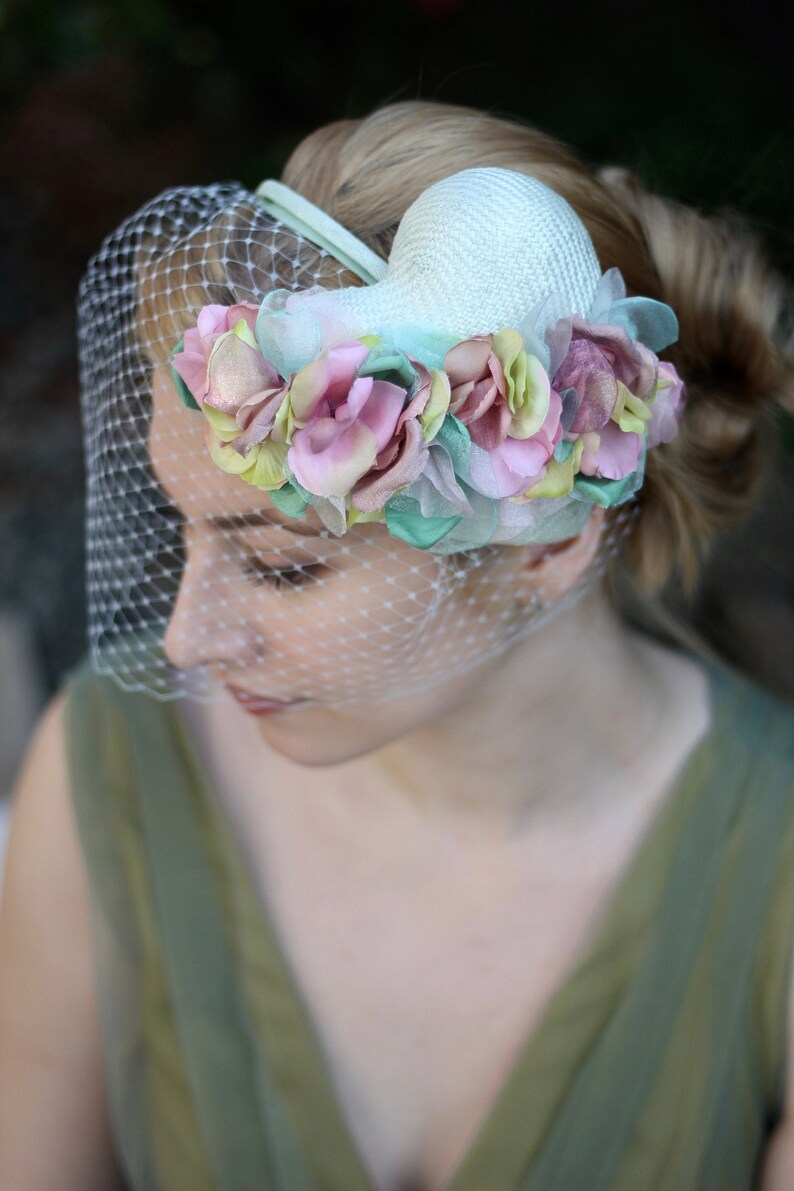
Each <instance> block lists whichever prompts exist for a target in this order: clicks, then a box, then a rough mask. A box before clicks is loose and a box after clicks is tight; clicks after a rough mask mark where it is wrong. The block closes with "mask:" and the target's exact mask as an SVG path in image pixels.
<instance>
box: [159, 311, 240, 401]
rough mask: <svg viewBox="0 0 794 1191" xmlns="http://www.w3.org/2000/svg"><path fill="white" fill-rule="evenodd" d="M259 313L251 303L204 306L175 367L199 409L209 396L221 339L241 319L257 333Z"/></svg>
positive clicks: (186, 339) (174, 360)
mask: <svg viewBox="0 0 794 1191" xmlns="http://www.w3.org/2000/svg"><path fill="white" fill-rule="evenodd" d="M258 310H259V307H258V306H254V305H252V304H251V303H250V302H239V303H238V304H237V305H236V306H204V307H203V308H202V309H201V311H200V312H199V316H198V319H197V322H196V326H195V327H191V328H190V329H189V330H187V331H185V335H184V339H183V348H182V351H181V352H178V353H177V354H176V355H175V356H174V358H173V360H172V365H173V367H174V369H175V370H176V372H177V373H178V374H179V376H181V377H182V380H183V381H184V382H185V384H186V385H187V387H188V390H189V391H190V393H191V394H192V396H193V397H194V399H195V400H196V402H197V404H198V405H199V406H200V405H201V403H202V402H203V400H204V398H205V397H206V395H207V391H208V385H209V381H208V375H207V369H208V365H209V359H210V354H211V352H212V349H213V347H214V346H215V343H216V341H217V339H218V337H219V336H220V335H223V334H224V333H226V332H227V331H231V329H232V327H234V326H235V325H236V324H237V323H239V322H240V320H241V319H242V321H243V322H244V323H245V324H246V325H247V327H248V329H249V330H250V331H251V332H253V330H254V327H255V325H256V316H257V312H258Z"/></svg>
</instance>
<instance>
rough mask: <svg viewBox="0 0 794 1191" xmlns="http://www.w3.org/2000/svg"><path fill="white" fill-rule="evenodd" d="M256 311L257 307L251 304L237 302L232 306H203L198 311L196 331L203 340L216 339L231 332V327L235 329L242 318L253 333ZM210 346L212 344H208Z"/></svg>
mask: <svg viewBox="0 0 794 1191" xmlns="http://www.w3.org/2000/svg"><path fill="white" fill-rule="evenodd" d="M258 310H259V307H258V306H254V305H253V304H252V303H251V302H238V303H237V304H236V305H234V306H218V305H210V306H204V307H202V309H201V310H200V311H199V316H198V319H197V320H196V330H197V331H198V333H199V335H200V336H201V338H202V339H204V340H206V339H211V338H212V337H213V336H214V337H215V338H217V336H218V335H222V334H223V333H224V331H231V329H232V327H235V326H236V325H237V323H238V322H239V321H240V319H241V318H242V319H244V320H245V322H246V323H247V324H248V327H249V329H250V330H251V331H253V330H254V329H255V327H256V316H257V313H258ZM211 346H212V344H210V347H211Z"/></svg>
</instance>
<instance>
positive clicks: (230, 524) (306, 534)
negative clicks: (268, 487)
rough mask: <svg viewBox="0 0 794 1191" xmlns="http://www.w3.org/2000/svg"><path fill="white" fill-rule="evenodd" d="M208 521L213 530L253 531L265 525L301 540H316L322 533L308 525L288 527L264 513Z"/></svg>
mask: <svg viewBox="0 0 794 1191" xmlns="http://www.w3.org/2000/svg"><path fill="white" fill-rule="evenodd" d="M208 520H209V523H210V525H211V526H212V527H213V529H254V528H256V527H258V526H261V525H267V526H270V527H271V528H275V529H283V530H286V532H287V533H294V534H298V536H299V537H302V538H317V537H320V536H321V535H322V533H323V530H322V529H312V528H310V526H308V525H300V524H298V525H289V524H287V523H286V522H284V521H274V520H273V518H272V517H268V516H267V514H266V513H237V514H236V515H235V516H233V517H209V518H208Z"/></svg>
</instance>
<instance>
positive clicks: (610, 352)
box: [552, 315, 658, 436]
mask: <svg viewBox="0 0 794 1191" xmlns="http://www.w3.org/2000/svg"><path fill="white" fill-rule="evenodd" d="M657 365H658V361H657V359H656V356H655V355H654V354H653V352H652V351H650V350H649V349H648V348H647V347H645V346H644V345H643V344H642V343H639V342H638V341H637V340H634V339H632V338H631V337H630V335H629V334H628V332H627V331H625V330H624V329H623V328H622V327H619V326H615V325H614V324H606V323H587V322H585V320H584V319H583V318H581V317H580V316H579V315H574V316H573V318H572V320H571V343H570V346H569V348H568V352H567V354H566V356H565V359H564V360H563V362H562V364H561V365H560V367H559V368H558V369H557V372H556V373H555V375H554V378H553V380H552V384H553V385H554V388H555V389H557V391H558V392H560V393H562V392H563V391H564V390H566V389H571V388H573V389H575V390H576V392H577V394H578V397H579V408H578V409H577V411H576V415H575V417H574V419H573V422H572V424H571V427H570V430H569V435H572V436H574V435H578V434H586V433H589V432H591V431H594V430H600V429H601V428H602V427H603V426H605V425H606V423H607V422H608V421H609V419H610V418H611V417H612V414H613V411H614V409H615V406H616V404H617V401H618V397H619V389H618V383H621V384H623V385H625V386H626V388H627V389H628V390H629V392H630V393H631V394H632V396H635V397H639V398H643V399H647V398H648V397H649V395H650V393H651V391H652V390H653V387H654V385H655V383H656V376H657Z"/></svg>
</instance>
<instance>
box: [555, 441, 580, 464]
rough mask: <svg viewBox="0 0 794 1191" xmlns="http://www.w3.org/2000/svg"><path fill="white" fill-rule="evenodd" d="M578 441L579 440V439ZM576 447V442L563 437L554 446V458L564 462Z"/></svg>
mask: <svg viewBox="0 0 794 1191" xmlns="http://www.w3.org/2000/svg"><path fill="white" fill-rule="evenodd" d="M577 441H579V440H578V439H577ZM573 448H574V443H572V442H569V441H568V439H566V438H561V439H560V441H559V442H558V443H557V445H556V447H555V448H554V456H553V457H554V458H555V459H556V460H557V462H558V463H564V462H565V460H566V459H567V458H568V456H569V455H570V453H571V451H572V450H573Z"/></svg>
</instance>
